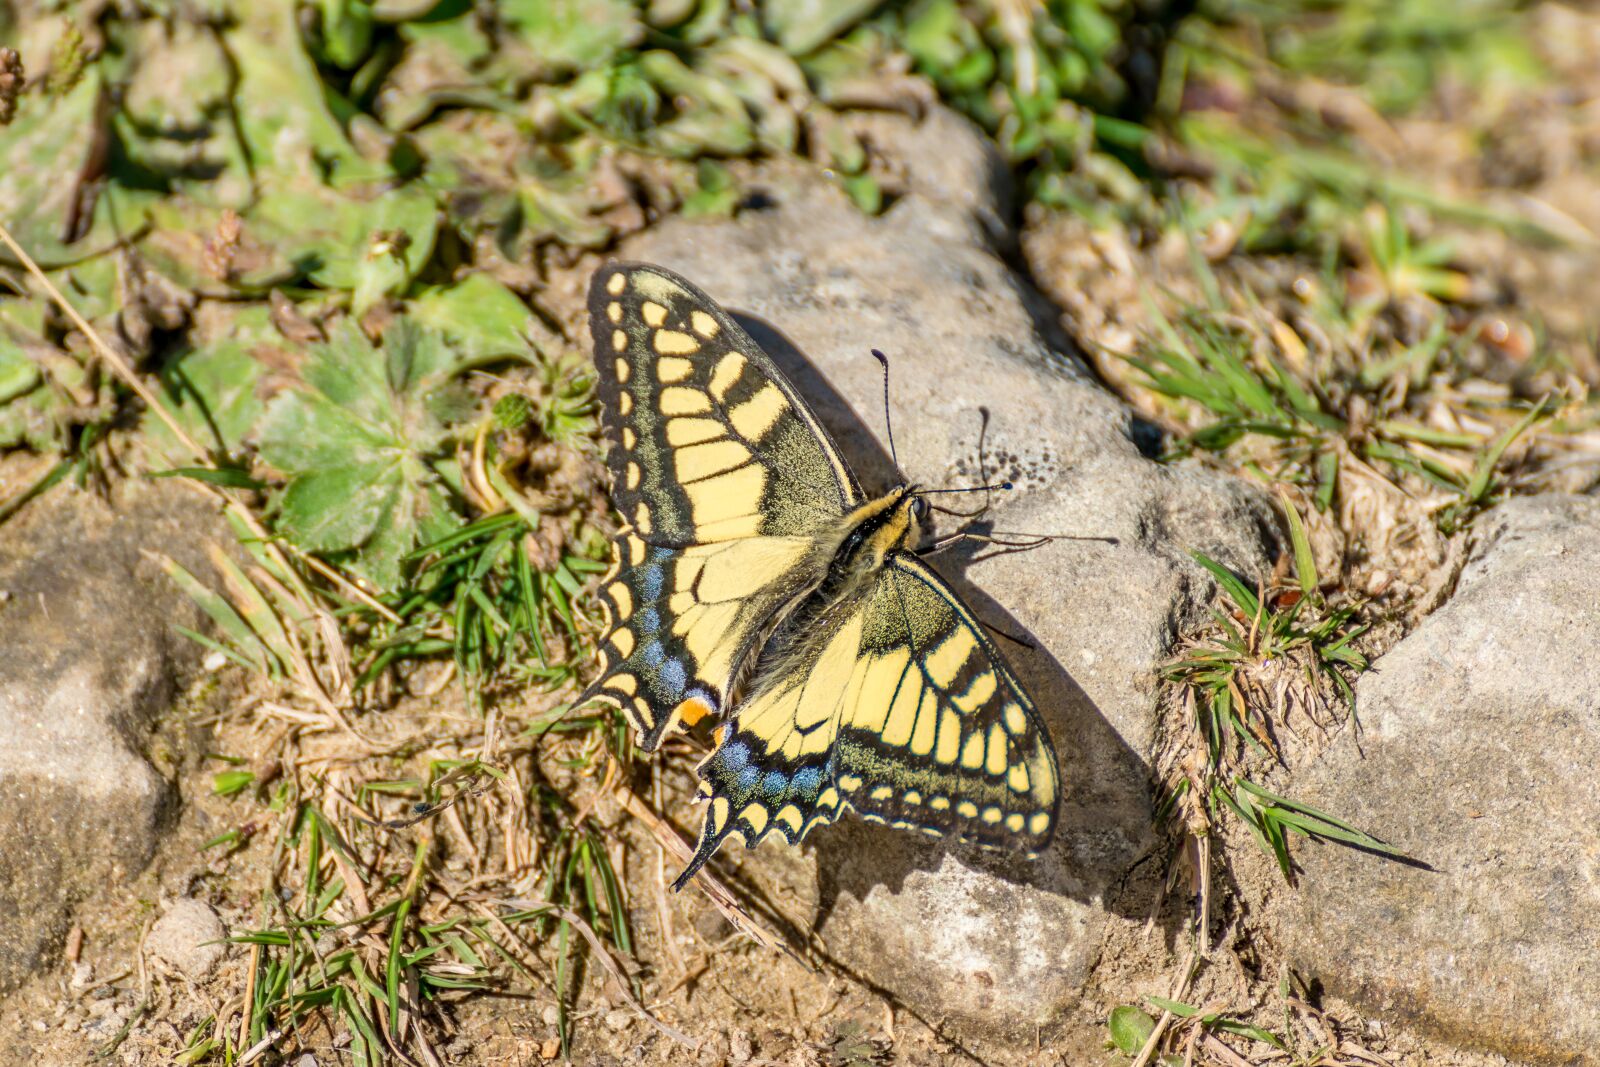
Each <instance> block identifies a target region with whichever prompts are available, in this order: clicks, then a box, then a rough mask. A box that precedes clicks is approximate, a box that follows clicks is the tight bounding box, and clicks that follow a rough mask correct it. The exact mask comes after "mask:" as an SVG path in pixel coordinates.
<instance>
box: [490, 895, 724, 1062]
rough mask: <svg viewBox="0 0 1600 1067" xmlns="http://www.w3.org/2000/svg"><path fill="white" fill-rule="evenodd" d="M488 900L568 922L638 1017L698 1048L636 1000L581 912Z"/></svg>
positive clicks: (526, 902) (535, 903)
mask: <svg viewBox="0 0 1600 1067" xmlns="http://www.w3.org/2000/svg"><path fill="white" fill-rule="evenodd" d="M491 903H494V904H498V905H500V906H501V907H506V908H515V909H517V910H526V911H541V910H542V911H548V912H549V913H550V914H552V915H554V916H555V917H556V918H558V919H560V920H562V921H563V922H567V923H571V924H572V928H573V929H574V930H576V931H578V933H579V934H581V935H583V939H584V940H585V941H587V942H588V943H589V949H590V951H592V952H593V953H594V958H595V959H596V960H598V961H599V963H600V966H601V967H602V968H603V969H604V970H605V972H606V974H607V975H609V976H610V977H611V980H612V982H613V983H614V984H615V986H616V988H617V991H618V993H619V994H620V995H621V996H622V998H623V999H624V1000H626V1001H627V1002H628V1006H629V1007H630V1008H632V1009H633V1010H634V1011H636V1012H638V1013H639V1016H640V1018H642V1019H644V1021H645V1022H647V1023H649V1024H650V1025H651V1026H653V1027H655V1028H656V1029H657V1030H659V1031H660V1032H661V1033H662V1034H664V1035H665V1036H666V1037H669V1038H671V1039H672V1040H673V1041H676V1042H677V1043H678V1044H680V1045H682V1046H684V1047H685V1048H688V1049H691V1050H694V1051H698V1050H699V1048H700V1042H698V1041H696V1040H695V1039H694V1038H692V1037H690V1036H689V1035H688V1034H686V1033H684V1032H683V1031H681V1030H675V1029H673V1028H672V1027H670V1026H668V1025H667V1024H666V1023H664V1022H662V1021H661V1020H660V1019H658V1018H656V1017H655V1016H654V1015H652V1014H651V1013H650V1011H649V1009H647V1008H646V1007H645V1006H644V1005H643V1004H641V1003H639V1000H638V998H636V997H635V996H634V995H633V993H632V991H631V990H630V989H629V984H628V976H627V975H625V974H623V973H622V968H621V967H619V966H617V961H616V960H614V959H612V958H611V953H610V952H609V951H607V949H606V946H605V942H603V941H601V940H600V935H599V934H597V933H595V932H594V928H593V927H592V926H590V925H589V924H588V923H587V922H586V921H584V918H583V916H581V915H579V914H578V913H577V912H575V911H572V910H570V909H567V908H563V907H561V906H559V905H556V904H548V903H545V902H543V901H537V900H521V899H517V898H505V899H496V900H494V901H492V902H491Z"/></svg>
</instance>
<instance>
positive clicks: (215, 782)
mask: <svg viewBox="0 0 1600 1067" xmlns="http://www.w3.org/2000/svg"><path fill="white" fill-rule="evenodd" d="M255 780H256V776H255V773H254V772H252V771H222V772H221V773H220V774H217V775H215V776H214V777H212V779H211V792H212V793H213V794H215V795H216V796H219V797H231V796H234V795H235V794H237V793H242V792H244V791H245V790H246V789H249V788H250V785H251V783H252V782H254V781H255Z"/></svg>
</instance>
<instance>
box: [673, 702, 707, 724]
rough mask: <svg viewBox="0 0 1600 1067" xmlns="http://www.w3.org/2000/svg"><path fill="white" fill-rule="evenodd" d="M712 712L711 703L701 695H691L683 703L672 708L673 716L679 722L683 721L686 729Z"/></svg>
mask: <svg viewBox="0 0 1600 1067" xmlns="http://www.w3.org/2000/svg"><path fill="white" fill-rule="evenodd" d="M711 712H712V707H711V705H710V704H707V703H706V702H705V701H704V700H701V699H700V698H699V697H690V698H689V699H688V700H685V701H684V702H683V703H681V704H679V705H678V706H677V707H675V708H673V709H672V715H673V717H674V718H675V719H677V720H678V721H679V722H681V723H683V728H684V729H685V730H687V729H689V728H690V727H691V726H693V725H694V724H695V723H697V722H699V721H700V720H701V719H703V718H705V717H706V716H707V715H710V714H711Z"/></svg>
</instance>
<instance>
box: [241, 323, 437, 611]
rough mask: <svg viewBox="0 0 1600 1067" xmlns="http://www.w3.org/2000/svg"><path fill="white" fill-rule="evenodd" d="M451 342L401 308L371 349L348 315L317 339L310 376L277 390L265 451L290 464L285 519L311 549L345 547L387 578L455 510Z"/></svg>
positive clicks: (384, 582) (387, 584)
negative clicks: (379, 345) (450, 459)
mask: <svg viewBox="0 0 1600 1067" xmlns="http://www.w3.org/2000/svg"><path fill="white" fill-rule="evenodd" d="M458 366H459V361H458V358H457V356H456V354H455V353H454V352H453V351H451V349H450V348H449V347H448V346H447V345H446V344H445V343H444V341H443V339H442V338H441V337H440V336H439V334H438V333H437V332H435V331H432V330H421V329H419V328H417V327H415V326H413V325H412V324H411V323H410V322H408V321H406V320H401V321H400V322H399V323H396V324H395V325H394V326H392V327H391V328H390V329H389V331H388V333H387V334H386V335H385V337H384V347H383V349H381V350H379V349H375V348H373V347H372V345H371V344H370V343H369V342H368V341H367V340H366V337H365V336H364V335H363V334H362V333H361V332H360V331H359V330H358V329H356V328H355V327H354V326H352V325H350V324H349V323H345V324H344V325H343V326H341V328H340V329H338V330H337V331H335V333H334V335H333V337H332V338H331V339H330V340H329V341H328V343H326V344H322V345H317V346H314V347H313V348H312V349H311V351H310V353H309V355H308V358H307V360H306V363H305V366H304V368H303V371H302V373H303V376H304V379H305V385H304V387H303V388H301V389H295V390H289V391H287V392H285V393H284V394H282V395H280V396H279V397H278V398H277V399H275V400H274V401H273V402H272V404H271V406H270V407H269V408H268V410H267V413H266V416H265V418H264V419H263V420H262V425H261V430H260V433H259V437H260V447H261V456H262V458H263V459H265V460H266V461H267V462H268V463H269V464H271V465H273V466H274V467H277V468H278V469H279V470H282V471H283V472H284V473H285V474H286V475H287V476H288V484H287V485H286V486H285V488H284V490H283V492H282V493H281V494H279V496H278V498H277V509H278V510H277V522H278V526H279V528H280V530H282V532H283V533H285V534H286V535H288V536H289V537H290V538H291V539H292V540H294V541H295V543H296V544H298V545H300V546H301V547H302V548H305V549H307V550H308V551H312V552H319V553H325V554H330V555H339V556H346V555H347V556H348V559H349V562H350V565H351V566H352V567H353V568H354V569H355V570H357V571H358V572H359V573H361V574H363V575H365V576H366V577H367V578H368V579H370V580H371V581H372V582H373V583H374V584H375V585H377V586H378V587H379V588H380V589H390V588H393V587H394V586H395V585H396V584H398V582H399V579H400V565H401V561H402V560H403V559H404V557H405V556H406V554H407V553H409V552H410V551H411V550H412V549H413V548H415V547H416V546H417V545H418V544H419V543H422V544H426V543H428V542H430V541H434V540H437V539H438V538H439V537H442V536H443V535H444V534H446V533H448V532H449V531H450V530H451V529H453V528H454V527H455V526H456V525H457V523H458V522H459V514H458V512H457V510H456V507H455V505H454V503H453V501H452V499H451V494H450V492H449V489H448V481H447V478H446V477H445V474H446V466H447V446H448V425H447V422H448V420H447V419H444V418H441V412H446V413H448V409H450V408H451V407H453V406H454V407H457V408H459V405H453V404H446V403H440V402H439V398H440V397H448V396H450V395H452V390H451V388H450V383H449V380H448V379H449V378H450V376H451V375H452V374H453V373H454V371H455V370H456V369H457V367H458Z"/></svg>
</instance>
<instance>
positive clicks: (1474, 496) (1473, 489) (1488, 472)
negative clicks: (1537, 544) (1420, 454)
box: [1463, 397, 1549, 504]
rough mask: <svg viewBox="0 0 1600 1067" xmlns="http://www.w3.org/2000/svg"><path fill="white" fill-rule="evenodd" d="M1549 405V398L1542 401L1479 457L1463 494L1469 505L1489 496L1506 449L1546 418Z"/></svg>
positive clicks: (1496, 439)
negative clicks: (1492, 479) (1496, 470)
mask: <svg viewBox="0 0 1600 1067" xmlns="http://www.w3.org/2000/svg"><path fill="white" fill-rule="evenodd" d="M1547 403H1549V398H1548V397H1546V398H1544V399H1542V400H1540V401H1539V403H1538V406H1537V407H1535V408H1534V409H1533V410H1532V411H1530V412H1528V413H1527V414H1526V415H1524V416H1522V418H1520V419H1518V420H1517V422H1516V424H1515V425H1514V426H1511V427H1509V428H1508V429H1507V430H1506V431H1505V432H1504V433H1502V434H1501V435H1500V436H1499V437H1497V438H1495V441H1494V443H1493V444H1492V445H1490V446H1489V448H1488V450H1487V451H1486V452H1484V454H1483V455H1482V456H1480V457H1479V459H1478V462H1477V464H1476V465H1475V466H1474V467H1473V468H1472V478H1471V479H1470V480H1469V481H1468V482H1467V488H1466V491H1465V493H1464V494H1463V495H1464V496H1465V497H1466V499H1467V502H1468V503H1472V504H1476V503H1479V502H1481V501H1482V500H1483V498H1484V496H1485V495H1487V494H1488V492H1489V480H1490V479H1491V478H1492V477H1494V468H1495V466H1496V465H1497V464H1498V463H1499V462H1500V457H1501V456H1504V455H1505V454H1506V449H1508V448H1510V447H1511V443H1512V442H1513V441H1515V440H1516V439H1517V438H1519V437H1521V436H1522V434H1523V432H1524V431H1526V430H1527V429H1528V427H1530V426H1532V425H1533V424H1534V423H1536V422H1538V421H1539V419H1540V418H1542V417H1543V416H1544V408H1545V405H1546V404H1547Z"/></svg>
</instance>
